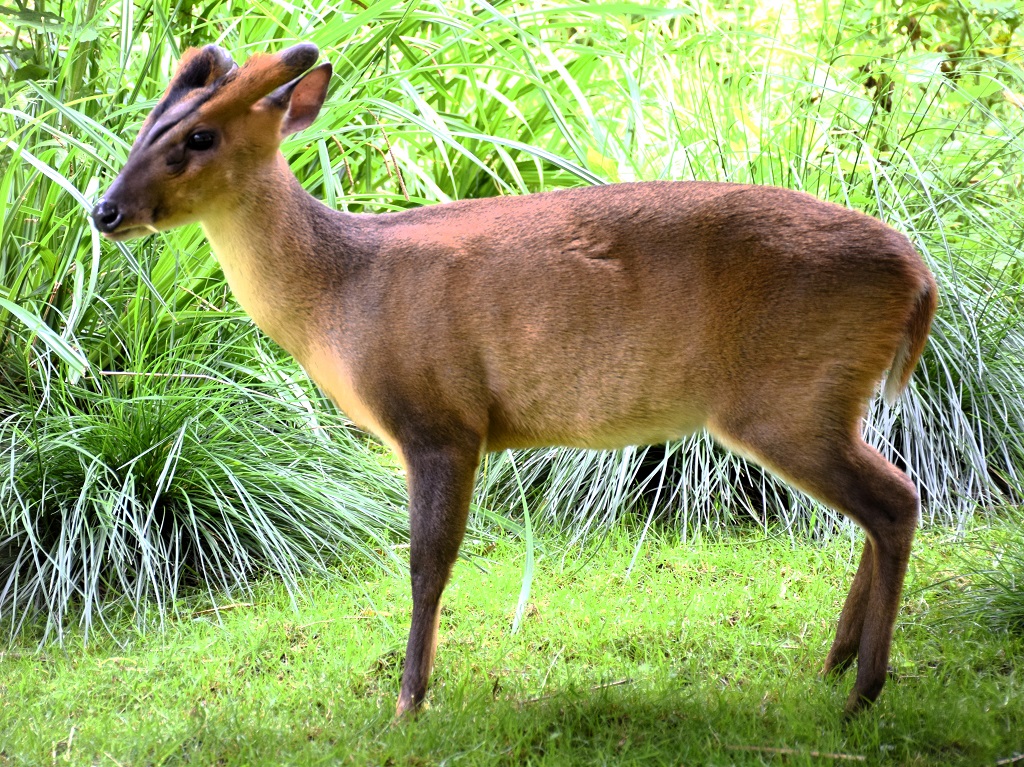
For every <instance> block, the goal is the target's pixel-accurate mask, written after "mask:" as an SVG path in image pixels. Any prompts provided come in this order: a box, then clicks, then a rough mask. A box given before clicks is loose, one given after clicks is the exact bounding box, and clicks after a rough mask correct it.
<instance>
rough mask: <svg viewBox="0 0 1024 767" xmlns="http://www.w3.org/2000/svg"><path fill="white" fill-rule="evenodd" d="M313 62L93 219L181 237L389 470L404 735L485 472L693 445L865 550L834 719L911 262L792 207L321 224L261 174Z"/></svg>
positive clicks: (220, 97)
mask: <svg viewBox="0 0 1024 767" xmlns="http://www.w3.org/2000/svg"><path fill="white" fill-rule="evenodd" d="M311 63H312V62H311V60H310V50H309V47H308V46H306V47H303V48H302V49H301V50H297V49H291V50H290V51H286V52H284V53H282V54H278V55H277V56H262V57H259V58H257V59H252V60H250V62H249V63H247V64H246V65H245V66H244V67H243V68H242V69H240V70H232V71H229V72H227V73H222V74H221V75H220V79H219V80H215V81H213V82H212V83H206V84H197V85H196V86H195V90H196V91H197V93H200V94H202V95H201V97H196V100H195V102H194V107H193V108H191V111H187V110H185V109H184V108H182V110H183V111H182V112H181V113H180V114H179V113H177V112H170V111H168V115H170V116H169V117H167V118H161V119H162V120H166V121H167V122H165V123H163V128H162V130H163V131H164V133H163V134H162V135H160V136H159V138H157V139H156V140H154V141H152V142H151V143H150V144H149V145H147V146H146V147H145V148H144V149H140V150H139V151H138V152H134V151H133V155H132V157H131V159H130V160H129V162H128V164H127V165H126V167H125V169H124V170H123V171H122V173H121V175H120V176H119V178H118V179H117V181H116V182H115V184H114V185H113V186H112V187H111V190H110V191H109V192H108V193H107V196H106V197H105V199H104V200H103V201H102V202H101V204H100V206H98V207H97V214H96V217H97V221H98V225H99V222H100V221H103V222H106V223H104V224H103V226H105V227H107V228H106V230H105V232H106V233H107V235H108V236H110V237H113V238H127V237H131V236H136V235H138V234H140V233H142V232H143V231H144V230H143V229H142V227H146V226H152V227H160V228H167V227H169V226H176V225H179V224H181V223H186V222H187V221H196V220H198V221H201V222H202V224H203V227H204V229H205V231H206V233H207V235H208V236H209V238H210V241H211V244H212V246H213V250H214V252H215V253H216V255H217V257H218V259H219V260H220V262H221V264H222V265H223V268H224V272H225V275H226V277H227V279H228V282H229V283H230V285H231V287H232V289H233V290H234V292H235V295H236V296H237V297H238V299H239V301H240V302H241V304H242V306H243V307H244V308H245V309H246V311H248V312H249V313H250V315H251V316H252V317H253V319H254V320H255V321H256V323H257V324H258V325H259V326H260V327H261V328H262V329H263V330H264V331H266V332H267V333H268V334H269V335H270V336H271V337H273V338H274V339H275V340H277V341H278V342H279V343H280V344H281V345H282V346H283V347H284V348H285V349H287V350H288V351H289V352H290V353H292V354H293V355H294V356H295V357H296V358H297V359H298V360H299V361H300V362H301V363H302V364H303V365H304V366H305V367H306V369H307V370H308V371H309V373H310V375H311V376H312V377H313V378H314V380H316V382H317V383H318V384H319V385H320V386H321V387H322V388H323V389H324V390H325V391H326V392H327V393H328V394H330V396H331V397H332V398H334V400H335V401H336V402H337V403H338V405H339V406H340V407H342V408H343V409H344V410H345V411H346V412H347V413H348V414H349V415H350V416H351V417H352V418H353V420H354V421H356V423H358V424H359V425H360V426H362V427H364V428H366V429H369V430H370V431H373V432H374V433H375V434H377V435H378V436H379V437H381V439H383V440H384V441H385V442H387V443H388V444H389V445H391V446H392V447H393V448H394V449H395V450H396V451H397V452H398V453H399V455H400V456H401V458H402V460H403V461H404V463H405V466H406V467H407V471H408V477H409V490H410V514H411V521H412V550H411V577H412V584H413V601H414V607H413V618H412V628H411V630H410V637H409V646H408V651H407V656H406V668H405V674H404V676H403V681H402V691H401V695H400V698H399V706H398V709H399V712H400V713H401V712H405V711H410V710H413V709H415V708H416V707H417V706H418V705H419V703H420V701H422V699H423V696H424V694H425V691H426V687H427V680H428V678H429V675H430V670H431V667H432V664H433V656H434V648H435V647H436V639H437V616H438V610H439V605H440V598H441V592H442V590H443V589H444V585H445V583H446V581H447V579H448V575H449V573H450V570H451V566H452V563H453V562H454V560H455V556H456V553H457V551H458V547H459V543H460V541H461V539H462V535H463V531H464V528H465V522H466V515H467V512H468V506H469V501H470V497H471V494H472V487H473V478H474V473H475V470H476V467H477V464H478V462H479V458H480V455H481V453H482V451H484V450H503V449H505V448H513V447H533V446H540V445H571V446H577V447H590V448H611V447H620V446H623V445H629V444H639V443H651V442H662V441H664V440H669V439H676V438H678V437H681V436H683V435H685V434H688V433H690V432H692V431H694V430H696V429H700V428H706V429H708V430H709V431H711V433H712V434H713V435H714V436H715V437H716V438H717V439H718V440H720V441H721V442H722V443H723V444H725V445H727V446H729V447H730V448H732V449H734V450H736V451H738V452H740V453H742V454H743V455H745V456H747V457H749V458H751V459H753V460H755V461H757V462H759V463H760V464H761V465H763V466H765V467H767V468H769V469H770V470H771V471H773V472H775V473H776V474H778V475H779V476H781V477H784V478H785V479H787V480H788V481H789V482H791V483H792V484H794V485H795V486H797V487H800V488H802V489H803V490H805V491H807V492H808V493H810V494H811V495H813V496H814V497H816V498H818V499H820V500H822V501H823V502H825V503H828V504H830V505H832V506H834V507H835V508H837V509H839V510H840V511H842V512H843V513H845V514H847V515H848V516H850V517H851V518H852V519H854V520H855V521H856V522H857V523H858V524H859V525H861V527H863V528H864V530H865V531H866V533H867V542H866V544H865V547H864V555H863V558H862V562H861V566H860V568H859V569H858V572H857V575H856V577H855V579H854V582H853V585H852V587H851V591H850V595H849V597H848V599H847V602H846V606H845V607H844V609H843V613H842V616H841V618H840V623H839V628H838V630H837V635H836V640H835V643H834V644H833V647H832V651H831V652H830V653H829V656H828V660H827V661H826V669H827V670H829V671H838V670H841V669H842V668H844V667H846V666H847V665H849V664H850V662H851V661H852V660H853V658H854V657H857V658H859V669H858V676H857V681H856V684H855V685H854V689H853V692H852V693H851V695H850V699H849V701H848V704H847V710H848V711H850V712H852V711H855V710H858V709H859V708H861V707H862V706H863V705H864V704H865V703H867V702H870V701H872V700H874V698H875V697H876V696H877V695H878V693H879V691H880V690H881V687H882V684H883V682H884V679H885V673H886V663H887V659H888V655H889V645H890V641H891V637H892V627H893V623H894V621H895V619H896V613H897V610H898V607H899V597H900V592H901V588H902V582H903V576H904V572H905V570H906V565H907V559H908V557H909V554H910V545H911V541H912V538H913V534H914V529H915V526H916V524H917V517H918V499H917V493H916V491H915V490H914V487H913V485H912V484H911V483H910V481H909V480H908V479H907V477H906V476H905V475H904V474H903V473H902V472H900V471H899V470H898V469H896V468H895V467H894V466H892V465H891V464H890V463H888V462H887V461H886V460H885V459H884V458H882V456H881V455H879V454H878V453H877V451H875V450H874V449H872V448H870V447H868V446H867V445H866V444H865V443H864V442H863V440H862V439H861V437H860V424H861V419H862V417H863V415H864V412H865V407H866V403H867V402H868V400H869V398H870V397H871V395H872V393H873V392H874V391H875V389H876V388H877V386H878V383H879V381H880V379H881V378H882V376H883V374H884V372H885V371H886V370H887V369H889V368H891V373H890V379H889V383H888V385H887V388H886V392H887V394H889V395H890V396H895V395H896V394H898V392H899V391H900V390H901V389H902V388H903V387H904V386H906V384H907V381H908V379H909V376H910V374H911V371H912V370H913V368H914V366H915V364H916V362H917V359H918V357H919V356H920V354H921V352H922V349H923V347H924V344H925V340H926V337H927V332H928V328H929V326H930V323H931V318H932V315H933V314H934V311H935V303H936V286H935V282H934V280H933V278H932V276H931V274H930V273H929V271H928V269H927V267H926V266H925V264H924V262H923V261H922V260H921V258H920V257H919V256H918V254H917V253H916V252H915V250H914V248H913V247H912V246H911V244H910V243H909V242H908V241H907V239H906V238H905V237H903V236H902V235H900V234H898V233H897V232H895V231H893V230H892V229H890V228H888V227H887V226H885V225H883V224H882V223H880V222H879V221H877V220H876V219H873V218H870V217H868V216H865V215H862V214H860V213H856V212H853V211H850V210H847V209H845V208H842V207H839V206H836V205H832V204H830V203H825V202H821V201H819V200H817V199H815V198H813V197H811V196H809V195H806V194H802V193H799V192H793V191H788V190H784V189H776V188H771V187H755V186H747V185H740V184H712V183H639V184H620V185H612V186H606V187H591V188H582V189H573V190H566V191H560V192H552V193H547V194H536V195H528V196H523V197H505V198H496V199H488V200H475V201H465V202H455V203H450V204H446V205H435V206H430V207H425V208H420V209H417V210H410V211H406V212H403V213H394V214H387V215H378V216H374V215H362V216H357V215H348V214H345V213H340V212H337V211H333V210H329V209H327V208H326V207H325V206H323V205H322V204H320V203H319V202H317V201H315V200H313V199H312V198H311V197H310V196H309V195H307V194H306V193H305V192H304V191H303V190H302V188H301V187H300V185H299V184H298V182H297V181H296V180H295V178H294V176H293V175H292V174H291V172H290V170H289V169H288V167H287V164H286V163H285V161H284V158H283V157H282V156H281V155H280V153H279V151H278V145H279V143H280V139H281V134H282V132H291V131H292V130H296V129H299V128H301V127H303V126H305V125H308V124H309V122H310V121H311V120H312V119H313V117H315V114H316V111H317V110H318V109H319V107H320V104H321V103H322V101H323V98H324V96H325V93H326V84H327V78H328V75H329V69H327V68H325V67H320V68H317V69H315V70H313V71H312V72H311V73H310V74H309V75H308V76H306V77H305V78H302V79H299V80H296V81H293V82H291V83H290V84H286V83H285V81H286V80H287V79H288V77H296V76H297V75H298V74H301V71H303V70H304V69H305V68H306V67H308V66H309V65H310V64H311ZM182 70H185V71H188V70H189V67H185V66H184V65H183V67H182ZM182 70H179V71H182ZM286 75H287V77H286ZM175 87H176V86H175V84H174V83H172V88H171V89H169V92H171V90H173V89H174V88H175ZM275 89H276V90H275ZM173 108H174V107H172V109H173ZM171 120H177V122H173V123H172V122H171ZM197 126H199V127H203V128H206V129H215V130H216V131H218V137H219V138H218V141H219V143H218V145H217V147H216V150H215V151H214V150H210V151H204V152H186V158H187V163H186V164H185V166H184V168H183V170H181V171H180V172H178V173H177V175H173V176H171V175H169V174H168V171H167V164H166V162H164V161H163V159H164V156H165V155H166V154H167V153H174V152H178V151H182V150H181V146H182V143H183V142H184V141H185V140H186V138H187V136H188V135H190V132H191V131H194V130H197V129H198V128H197ZM114 213H117V214H118V215H119V216H120V218H118V219H115V217H114ZM111 222H116V223H111Z"/></svg>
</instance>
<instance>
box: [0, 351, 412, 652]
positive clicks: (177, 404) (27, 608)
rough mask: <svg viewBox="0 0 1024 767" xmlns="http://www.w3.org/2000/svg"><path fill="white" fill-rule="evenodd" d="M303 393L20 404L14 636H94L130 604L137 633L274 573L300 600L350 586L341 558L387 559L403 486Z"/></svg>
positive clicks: (130, 376) (9, 490)
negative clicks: (175, 611)
mask: <svg viewBox="0 0 1024 767" xmlns="http://www.w3.org/2000/svg"><path fill="white" fill-rule="evenodd" d="M193 369H195V368H193ZM87 384H91V386H90V385H87ZM34 385H36V386H39V385H42V382H40V381H38V380H36V381H34ZM295 388H296V389H297V390H298V392H299V396H298V397H296V394H295V392H292V391H284V392H282V391H280V390H279V389H280V387H278V386H275V385H273V384H270V385H268V384H263V385H260V384H256V383H251V384H250V385H248V386H243V385H241V384H239V383H236V382H231V381H229V380H227V379H225V378H224V377H223V376H220V377H213V376H211V375H209V374H208V373H182V372H176V373H171V372H165V371H163V370H161V369H160V368H158V369H157V370H149V371H145V372H127V371H125V372H124V375H116V376H98V377H97V379H95V380H89V381H88V382H81V383H80V384H79V385H75V386H69V385H61V384H56V385H53V384H51V385H50V387H49V391H48V392H47V393H46V394H45V395H44V396H45V398H46V406H47V407H46V409H45V411H44V412H43V413H39V412H33V411H32V410H30V409H29V408H28V407H25V403H11V411H10V412H9V413H8V414H7V415H6V417H4V418H3V420H2V421H0V466H2V467H3V472H2V474H0V541H2V547H0V615H2V616H3V619H4V624H5V625H4V628H5V630H6V631H7V632H8V633H9V634H10V635H12V636H13V635H14V634H16V633H17V632H19V631H20V630H22V628H23V627H25V626H33V627H34V628H35V629H38V631H40V632H41V634H40V636H41V638H47V637H56V638H63V636H64V635H65V632H66V631H67V629H68V628H69V626H70V625H71V624H73V623H76V622H77V623H79V624H80V625H81V626H82V628H83V633H82V637H83V639H84V638H86V637H87V636H88V634H89V630H90V628H91V627H92V626H93V624H94V623H96V622H97V621H100V622H102V623H103V624H105V625H107V624H108V620H107V616H108V614H110V613H111V612H114V613H116V614H119V613H120V612H121V611H123V610H124V609H125V607H126V606H129V605H130V611H132V612H134V613H135V615H136V619H137V625H140V626H145V625H147V624H148V623H150V622H151V621H152V620H154V619H157V620H160V619H162V616H163V615H164V614H165V613H166V612H167V611H168V610H170V609H172V608H173V603H174V598H175V596H176V595H178V594H179V593H181V592H182V590H183V589H193V590H194V589H197V588H199V589H203V590H205V591H207V592H208V593H209V594H210V597H211V598H212V599H214V601H224V600H227V601H231V600H235V599H239V598H244V596H245V595H246V594H248V592H249V590H250V588H251V585H252V580H253V578H255V577H259V576H260V575H262V574H265V573H268V572H273V573H275V574H276V575H277V576H278V577H279V578H281V579H282V582H283V583H284V584H285V585H286V587H287V588H288V589H289V590H294V589H296V588H298V586H299V583H300V581H301V580H302V579H303V578H304V577H306V576H308V575H309V574H311V573H314V572H319V573H320V574H322V575H323V574H327V573H329V572H336V570H337V566H338V562H339V558H338V555H339V552H342V551H348V552H353V553H355V555H356V557H357V559H358V560H359V561H360V562H365V563H371V562H377V563H381V562H386V561H388V560H389V558H391V557H390V551H391V548H390V546H391V544H392V543H395V542H398V541H401V540H403V536H404V535H405V534H406V533H405V532H404V531H405V530H407V522H406V515H405V511H404V488H403V485H402V482H401V480H400V478H399V477H397V476H396V475H395V473H394V471H393V469H392V467H391V466H390V465H389V464H388V462H387V460H386V458H384V457H383V456H382V455H380V454H378V453H376V452H375V451H374V450H373V448H372V447H371V446H370V445H368V444H367V443H366V442H365V441H364V440H362V439H358V438H357V437H356V436H355V434H354V433H353V432H351V431H350V430H349V429H348V428H347V427H346V425H345V424H344V423H343V422H342V421H341V419H339V418H338V417H337V416H335V415H331V414H330V413H325V414H318V413H317V410H318V409H319V407H318V406H317V407H316V408H315V407H314V406H313V405H312V404H311V403H310V402H309V401H308V400H307V399H306V393H305V391H304V390H302V389H301V387H298V386H297V385H296V386H295ZM19 404H20V407H19V406H18V405H19Z"/></svg>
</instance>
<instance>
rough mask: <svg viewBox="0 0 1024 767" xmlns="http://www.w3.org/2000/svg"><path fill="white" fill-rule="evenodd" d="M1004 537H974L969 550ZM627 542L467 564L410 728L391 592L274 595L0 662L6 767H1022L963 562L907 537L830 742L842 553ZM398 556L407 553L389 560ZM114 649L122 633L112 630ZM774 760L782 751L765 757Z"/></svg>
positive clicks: (1012, 716)
mask: <svg viewBox="0 0 1024 767" xmlns="http://www.w3.org/2000/svg"><path fill="white" fill-rule="evenodd" d="M1002 534H1003V532H1001V531H999V530H996V531H991V530H977V531H975V532H973V533H971V534H970V536H969V541H971V542H973V543H974V544H985V543H986V542H987V543H992V542H994V541H997V540H998V539H999V536H1000V535H1002ZM634 545H635V535H627V534H625V533H623V532H622V531H621V530H618V531H616V532H613V533H612V534H611V535H610V536H609V537H608V539H607V540H606V541H605V543H604V545H603V546H595V545H593V544H591V545H588V546H587V547H585V548H582V549H581V548H578V547H568V548H566V547H564V545H563V542H561V541H557V540H553V539H546V540H542V541H541V542H540V544H539V553H538V561H537V572H536V577H535V580H534V583H533V590H532V596H531V599H530V602H529V605H528V607H527V609H526V610H525V613H524V618H523V622H522V626H521V628H520V630H519V631H518V632H517V633H515V634H513V633H512V632H511V625H512V622H513V620H514V616H515V612H516V605H517V601H518V594H519V591H520V585H521V582H520V579H521V575H522V567H523V556H524V551H523V549H522V547H521V546H519V545H517V544H513V543H511V542H509V541H506V540H501V541H499V542H498V543H497V544H496V545H495V544H486V543H484V542H480V541H470V542H469V543H468V546H467V550H468V552H469V553H470V554H471V556H470V557H469V558H467V559H466V560H463V561H461V562H460V563H459V565H458V566H457V568H456V572H455V574H454V577H453V581H452V584H451V586H450V588H449V590H448V592H447V596H446V600H445V606H444V609H443V613H442V620H441V645H440V649H439V652H438V666H437V671H436V674H435V676H434V680H433V686H432V690H431V693H430V695H429V703H430V707H429V709H428V710H427V711H426V712H425V713H424V714H423V715H422V716H420V717H419V718H418V719H417V720H415V721H408V722H401V723H398V724H395V723H393V722H392V712H393V709H394V704H395V700H396V696H397V691H398V678H399V674H400V661H401V658H402V655H403V651H404V641H405V631H406V628H407V626H408V617H407V616H408V611H409V607H410V598H409V593H408V586H407V584H406V581H405V578H404V577H396V576H390V575H385V574H382V573H381V572H380V571H372V570H371V571H364V572H362V573H349V574H348V575H347V576H346V577H345V578H342V579H336V580H332V581H327V580H317V581H314V582H311V583H309V584H308V586H309V588H308V592H307V594H306V595H305V596H303V597H301V598H300V599H299V600H298V603H297V606H296V607H295V608H293V607H292V606H291V604H290V601H289V597H288V595H287V593H286V592H285V590H284V589H282V588H281V587H280V586H278V585H276V584H275V583H273V582H265V583H263V584H262V585H261V586H260V587H258V588H257V589H256V591H255V593H254V594H253V595H252V597H251V599H249V600H246V601H245V602H243V603H239V604H237V605H236V606H233V607H224V608H222V610H221V612H220V613H219V614H217V613H213V612H210V611H209V607H208V605H207V603H206V602H205V601H202V600H197V601H195V602H194V603H188V604H183V605H179V610H178V617H177V618H176V619H175V620H173V621H170V622H169V623H168V625H167V630H166V631H165V632H164V633H157V634H148V635H145V636H142V635H133V634H132V632H131V631H128V630H122V631H120V632H118V633H119V634H120V635H121V636H123V637H126V639H125V641H124V643H123V644H121V645H118V644H115V643H113V642H112V641H110V640H103V639H94V640H93V641H90V643H89V644H88V645H87V647H85V648H83V647H82V646H81V645H80V643H79V642H78V641H77V640H78V637H71V638H69V640H70V641H68V642H67V643H66V646H65V649H63V650H58V649H55V648H52V647H51V648H47V649H45V650H42V651H36V650H34V649H33V648H31V647H28V646H24V645H21V646H16V647H14V648H12V649H11V651H10V652H8V653H7V654H6V655H5V657H4V660H3V663H2V665H0V668H2V671H3V673H2V676H0V691H2V697H3V700H4V701H5V702H6V705H5V706H4V707H3V708H2V709H0V764H51V763H56V764H65V763H69V764H105V765H118V764H121V765H128V764H130V765H143V764H154V765H157V764H159V765H177V764H218V765H255V764H301V765H308V764H338V763H341V764H390V765H414V766H416V767H423V766H425V765H441V764H446V765H447V764H464V765H477V764H496V765H521V764H767V763H784V764H822V763H846V762H840V761H838V760H837V759H835V758H831V757H830V758H825V757H815V756H814V755H813V754H812V752H819V753H825V754H832V755H844V756H850V757H854V756H857V757H864V758H865V759H866V761H867V763H868V764H903V765H905V764H920V765H937V764H970V765H977V764H992V763H994V762H995V761H996V760H997V759H1003V758H1009V757H1012V756H1014V755H1015V754H1018V753H1020V752H1022V751H1024V638H1022V637H1021V636H1020V635H1019V634H1017V635H1014V634H1012V633H1006V632H1001V631H994V630H991V629H989V628H987V627H986V626H984V625H982V624H981V623H980V622H972V621H969V620H964V619H963V618H962V617H961V618H959V619H956V620H951V619H950V618H951V616H954V615H957V610H959V609H960V605H961V603H962V600H963V599H964V593H965V589H966V590H967V591H968V593H969V591H970V582H969V581H967V580H965V579H963V578H958V579H953V580H950V579H949V576H950V574H951V572H957V571H958V569H957V568H958V565H960V564H962V560H961V559H960V558H961V557H962V556H963V554H964V552H967V551H970V550H971V549H970V547H969V546H965V545H964V543H963V542H959V541H957V540H955V539H954V538H952V537H950V536H948V535H945V534H941V533H938V532H932V533H928V532H926V533H923V534H922V536H921V540H920V542H919V545H918V546H917V548H916V551H915V554H914V558H913V561H912V564H911V571H910V576H909V581H908V589H907V595H906V598H905V601H904V607H903V611H902V614H901V618H900V621H899V623H898V626H897V632H896V637H895V644H894V653H893V657H892V665H893V669H894V674H893V679H892V680H891V681H890V683H889V684H888V685H887V686H886V688H885V690H884V691H883V694H882V696H881V698H880V700H879V702H878V704H877V705H876V706H875V707H874V708H873V709H872V710H871V711H869V712H868V713H866V714H865V715H863V716H861V717H859V718H857V719H856V720H854V721H852V722H849V723H844V721H843V720H842V717H841V713H840V712H841V709H842V705H843V702H844V701H845V697H846V693H847V690H848V685H849V684H850V683H851V681H852V680H851V678H850V677H849V676H847V677H845V678H843V679H842V680H841V681H840V682H839V683H838V684H835V683H833V682H830V681H826V680H822V679H821V678H819V676H818V673H817V672H818V669H819V668H820V666H821V663H822V661H823V659H824V656H825V652H826V650H827V648H828V643H829V641H830V639H831V632H832V630H833V627H834V623H835V619H836V617H837V614H838V611H839V608H840V605H841V600H842V598H843V596H844V594H845V590H846V587H847V585H848V583H849V579H850V577H851V576H852V573H853V569H854V567H855V565H856V561H857V560H856V554H857V550H856V546H855V545H853V544H852V543H851V542H850V541H843V540H839V539H836V540H833V541H832V542H831V543H830V544H828V545H811V544H799V545H795V546H794V545H791V544H790V543H789V541H788V540H787V539H786V537H785V536H781V537H773V538H770V539H763V538H762V537H761V536H760V534H759V533H750V534H743V533H736V534H731V535H728V536H725V537H722V538H720V539H714V540H712V539H708V538H701V539H698V540H694V541H691V542H690V543H689V544H688V545H679V544H678V543H677V542H675V541H672V540H669V539H668V538H667V537H662V536H660V535H659V536H652V537H651V538H649V540H648V543H647V544H646V545H645V546H644V548H643V549H641V551H640V554H639V557H638V558H637V563H636V566H635V568H634V569H633V571H632V573H631V574H629V575H627V563H628V562H629V559H630V558H631V556H632V554H633V552H634ZM398 551H401V549H398ZM125 628H127V626H126V627H125ZM773 749H784V750H786V754H785V755H781V754H780V753H778V752H777V751H773Z"/></svg>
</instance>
